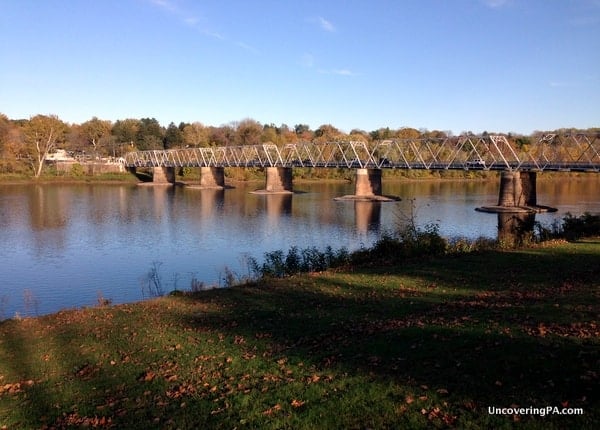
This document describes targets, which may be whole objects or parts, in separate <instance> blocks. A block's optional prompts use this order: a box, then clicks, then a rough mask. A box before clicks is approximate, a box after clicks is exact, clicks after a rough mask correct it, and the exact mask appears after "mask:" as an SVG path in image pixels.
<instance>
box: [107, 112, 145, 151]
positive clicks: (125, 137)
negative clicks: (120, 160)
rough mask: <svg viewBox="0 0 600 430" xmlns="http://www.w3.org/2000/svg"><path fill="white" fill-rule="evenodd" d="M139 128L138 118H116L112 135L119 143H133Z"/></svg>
mask: <svg viewBox="0 0 600 430" xmlns="http://www.w3.org/2000/svg"><path fill="white" fill-rule="evenodd" d="M139 130H140V120H139V119H133V118H128V119H124V120H118V121H117V122H115V124H114V125H113V128H112V135H113V136H114V137H115V139H116V141H117V142H118V143H120V144H124V143H126V144H129V145H133V144H134V143H135V142H136V140H137V135H138V131H139Z"/></svg>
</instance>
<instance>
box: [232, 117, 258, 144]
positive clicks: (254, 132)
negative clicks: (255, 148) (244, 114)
mask: <svg viewBox="0 0 600 430" xmlns="http://www.w3.org/2000/svg"><path fill="white" fill-rule="evenodd" d="M262 132H263V127H262V126H261V125H260V123H259V122H258V121H255V120H253V119H250V118H247V119H244V120H242V121H240V122H239V123H238V126H237V129H236V143H237V144H238V145H258V144H259V143H260V138H261V135H262Z"/></svg>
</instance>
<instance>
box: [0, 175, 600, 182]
mask: <svg viewBox="0 0 600 430" xmlns="http://www.w3.org/2000/svg"><path fill="white" fill-rule="evenodd" d="M491 173H495V174H491ZM594 176H596V177H597V178H600V176H598V175H590V174H589V173H582V172H567V173H560V176H558V175H557V174H556V173H555V172H547V173H541V174H540V175H538V177H537V180H538V181H549V180H564V179H568V180H587V179H588V178H589V177H594ZM383 180H384V181H385V182H390V183H398V182H409V183H412V182H489V181H496V180H498V172H489V173H488V176H487V177H480V176H477V177H472V178H468V177H460V176H456V177H439V176H438V177H401V176H400V177H399V176H392V177H387V176H384V177H383ZM199 182H200V181H199V179H189V180H186V178H179V180H177V181H176V182H175V184H173V185H181V184H183V185H197V184H198V183H199ZM293 182H294V183H295V184H311V183H328V184H345V183H352V182H353V179H346V178H294V179H293ZM140 183H144V182H142V181H140V180H139V179H137V178H136V177H135V176H133V175H131V174H119V175H115V177H114V178H110V177H109V178H107V177H102V176H98V177H97V176H85V177H81V178H76V177H69V176H55V177H52V176H47V177H41V178H28V177H22V178H14V177H11V176H8V177H4V176H3V175H0V185H24V184H32V185H34V184H73V185H78V184H89V185H94V184H99V185H112V184H114V185H128V184H132V185H134V184H140ZM226 183H228V184H234V185H235V184H261V183H264V178H256V179H254V178H252V179H244V180H243V179H230V178H226Z"/></svg>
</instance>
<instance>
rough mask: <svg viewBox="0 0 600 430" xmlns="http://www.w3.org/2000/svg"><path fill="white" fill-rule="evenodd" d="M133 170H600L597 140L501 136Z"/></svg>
mask: <svg viewBox="0 0 600 430" xmlns="http://www.w3.org/2000/svg"><path fill="white" fill-rule="evenodd" d="M124 164H125V165H126V166H129V167H200V166H208V167H324V168H377V169H383V168H390V169H393V168H396V169H438V170H440V169H479V170H481V169H483V170H540V171H543V170H562V169H577V170H591V171H598V170H599V169H600V136H599V135H585V134H573V135H558V134H545V135H540V136H539V137H538V138H536V139H531V138H530V139H529V141H525V142H521V144H517V143H516V141H514V140H512V139H510V140H509V139H508V138H507V137H506V136H503V135H484V136H474V135H466V136H457V137H446V138H418V139H389V140H382V141H376V142H364V141H335V142H327V143H312V142H300V143H295V144H286V145H283V146H277V145H274V144H262V145H246V146H220V147H203V148H185V149H169V150H150V151H138V152H131V153H128V154H126V155H125V157H124Z"/></svg>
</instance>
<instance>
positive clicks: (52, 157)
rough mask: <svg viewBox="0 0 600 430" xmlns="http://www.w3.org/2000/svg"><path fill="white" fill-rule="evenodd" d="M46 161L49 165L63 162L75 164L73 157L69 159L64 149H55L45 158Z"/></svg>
mask: <svg viewBox="0 0 600 430" xmlns="http://www.w3.org/2000/svg"><path fill="white" fill-rule="evenodd" d="M46 161H47V162H50V163H56V162H58V161H61V162H64V161H71V162H75V161H77V160H75V159H74V158H73V157H71V156H70V155H69V154H68V153H67V151H66V150H64V149H57V150H56V151H55V152H53V153H51V154H48V155H47V156H46Z"/></svg>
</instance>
